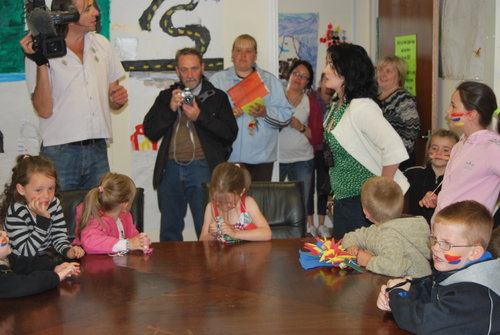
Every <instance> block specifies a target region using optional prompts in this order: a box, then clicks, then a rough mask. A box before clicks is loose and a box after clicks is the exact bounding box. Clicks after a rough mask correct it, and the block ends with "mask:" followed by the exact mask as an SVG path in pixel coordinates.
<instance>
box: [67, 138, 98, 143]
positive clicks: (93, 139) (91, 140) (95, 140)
mask: <svg viewBox="0 0 500 335" xmlns="http://www.w3.org/2000/svg"><path fill="white" fill-rule="evenodd" d="M103 142H105V139H103V138H91V139H88V140H84V141H76V142H71V143H68V145H97V144H101V143H103Z"/></svg>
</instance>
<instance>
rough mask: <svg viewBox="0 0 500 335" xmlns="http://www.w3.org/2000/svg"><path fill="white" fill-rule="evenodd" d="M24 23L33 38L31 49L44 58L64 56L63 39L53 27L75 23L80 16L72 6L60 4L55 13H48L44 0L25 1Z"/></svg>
mask: <svg viewBox="0 0 500 335" xmlns="http://www.w3.org/2000/svg"><path fill="white" fill-rule="evenodd" d="M24 8H25V11H26V23H27V24H28V29H29V30H30V31H31V35H32V38H33V49H34V50H35V51H38V50H40V51H41V52H42V54H43V55H44V56H45V57H46V58H56V57H62V56H64V55H66V42H65V41H64V37H62V36H58V35H57V31H56V27H55V25H60V24H68V23H70V22H76V21H78V19H79V18H80V14H79V13H78V10H77V9H76V7H75V6H74V5H72V4H70V3H69V4H62V5H61V8H59V9H58V10H57V11H49V9H48V8H47V6H46V5H45V0H25V2H24Z"/></svg>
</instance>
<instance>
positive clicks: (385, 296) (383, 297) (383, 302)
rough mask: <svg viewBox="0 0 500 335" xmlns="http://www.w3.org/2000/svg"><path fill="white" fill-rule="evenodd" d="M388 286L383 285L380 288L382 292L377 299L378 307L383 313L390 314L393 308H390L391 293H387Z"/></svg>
mask: <svg viewBox="0 0 500 335" xmlns="http://www.w3.org/2000/svg"><path fill="white" fill-rule="evenodd" d="M386 288H387V285H382V287H380V292H379V294H378V298H377V307H378V308H379V309H381V310H383V311H387V312H390V311H391V306H389V293H388V292H386V291H385V289H386Z"/></svg>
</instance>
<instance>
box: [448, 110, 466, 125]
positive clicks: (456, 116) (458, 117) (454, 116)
mask: <svg viewBox="0 0 500 335" xmlns="http://www.w3.org/2000/svg"><path fill="white" fill-rule="evenodd" d="M464 115H465V114H464V113H451V121H452V122H453V124H454V125H455V126H463V125H464V123H463V122H461V121H462V116H464Z"/></svg>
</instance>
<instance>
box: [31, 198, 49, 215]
mask: <svg viewBox="0 0 500 335" xmlns="http://www.w3.org/2000/svg"><path fill="white" fill-rule="evenodd" d="M48 208H49V203H47V202H45V201H41V200H39V199H33V200H31V201H30V203H29V204H28V209H29V210H30V211H31V212H32V213H34V214H35V215H40V216H45V217H46V218H47V219H50V214H49V211H48Z"/></svg>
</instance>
